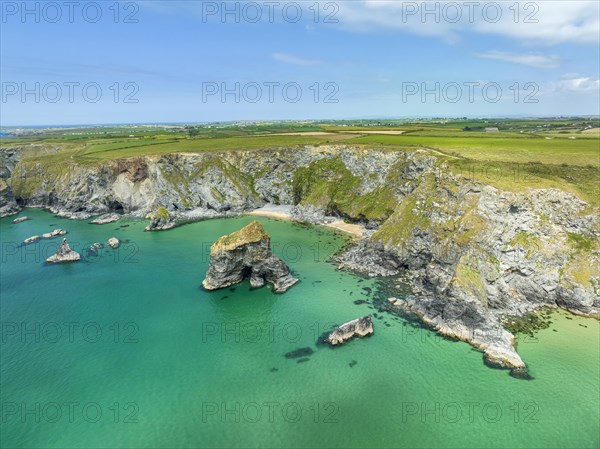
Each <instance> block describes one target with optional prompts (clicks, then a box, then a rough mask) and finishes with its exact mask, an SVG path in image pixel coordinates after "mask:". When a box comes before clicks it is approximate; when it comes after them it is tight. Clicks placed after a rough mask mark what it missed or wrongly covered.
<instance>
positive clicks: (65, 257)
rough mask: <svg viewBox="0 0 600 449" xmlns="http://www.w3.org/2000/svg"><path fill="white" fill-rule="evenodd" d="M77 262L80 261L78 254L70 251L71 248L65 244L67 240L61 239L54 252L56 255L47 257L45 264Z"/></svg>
mask: <svg viewBox="0 0 600 449" xmlns="http://www.w3.org/2000/svg"><path fill="white" fill-rule="evenodd" d="M79 260H81V256H80V255H79V253H78V252H76V251H73V250H72V249H71V247H70V246H69V244H68V243H67V239H63V241H62V243H61V244H60V246H59V247H58V251H56V254H54V255H53V256H50V257H48V258H47V259H46V262H50V263H60V262H77V261H79Z"/></svg>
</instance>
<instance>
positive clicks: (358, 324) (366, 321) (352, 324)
mask: <svg viewBox="0 0 600 449" xmlns="http://www.w3.org/2000/svg"><path fill="white" fill-rule="evenodd" d="M367 335H373V321H372V320H371V315H367V316H363V317H362V318H357V319H356V320H352V321H348V322H347V323H344V324H342V325H341V326H339V327H336V328H335V329H334V330H333V332H331V333H330V334H329V335H327V337H326V338H325V341H326V342H327V343H329V344H330V345H331V346H337V345H341V344H343V343H344V342H346V341H348V340H350V339H352V338H354V337H360V338H362V337H366V336H367Z"/></svg>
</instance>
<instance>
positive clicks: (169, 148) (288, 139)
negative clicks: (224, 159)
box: [77, 136, 328, 161]
mask: <svg viewBox="0 0 600 449" xmlns="http://www.w3.org/2000/svg"><path fill="white" fill-rule="evenodd" d="M327 141H328V139H327V136H324V137H323V138H319V137H304V136H244V137H215V138H206V137H205V138H198V139H180V140H169V141H164V142H153V143H152V144H151V145H137V144H134V145H131V143H124V144H123V145H113V144H112V143H111V144H109V145H108V146H106V145H89V146H86V147H85V148H83V149H82V150H80V151H79V152H78V153H77V159H79V160H87V161H91V160H93V159H96V160H106V159H118V158H125V157H135V156H146V155H156V154H166V153H202V152H218V151H231V150H252V149H261V148H279V147H287V146H296V145H307V144H319V143H326V142H327Z"/></svg>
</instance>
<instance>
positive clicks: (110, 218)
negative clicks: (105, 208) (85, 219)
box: [90, 214, 121, 225]
mask: <svg viewBox="0 0 600 449" xmlns="http://www.w3.org/2000/svg"><path fill="white" fill-rule="evenodd" d="M120 218H121V216H120V215H119V214H104V215H100V216H99V217H98V218H95V219H94V220H92V221H90V223H91V224H99V225H100V224H107V223H114V222H115V221H118V220H119V219H120Z"/></svg>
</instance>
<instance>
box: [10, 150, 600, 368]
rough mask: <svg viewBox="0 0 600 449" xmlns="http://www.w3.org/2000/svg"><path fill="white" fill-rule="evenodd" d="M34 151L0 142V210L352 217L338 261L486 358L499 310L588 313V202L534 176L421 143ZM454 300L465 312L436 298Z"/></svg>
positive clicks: (177, 217)
mask: <svg viewBox="0 0 600 449" xmlns="http://www.w3.org/2000/svg"><path fill="white" fill-rule="evenodd" d="M32 147H33V146H32ZM32 152H33V154H34V155H35V157H30V156H31V154H32ZM46 153H50V154H51V153H52V149H51V148H44V151H43V154H44V155H45V154H46ZM44 157H45V156H40V152H38V153H36V150H35V148H33V150H32V149H23V148H16V149H13V148H9V149H3V150H2V151H0V159H2V160H3V161H5V163H4V164H3V165H2V166H0V169H1V170H0V181H1V180H3V181H2V182H5V184H6V186H7V188H6V189H5V190H4V191H2V188H1V187H2V186H1V185H0V199H1V200H2V201H1V202H0V212H2V211H4V210H7V211H12V212H11V213H14V211H18V210H19V209H20V206H21V205H25V206H42V207H47V208H50V209H51V210H52V211H53V212H55V213H57V214H60V215H63V216H68V217H70V218H82V217H85V216H88V215H90V214H101V213H107V212H115V213H127V214H133V215H136V216H140V217H143V216H145V215H146V214H151V216H150V217H149V218H150V219H151V223H150V224H149V226H148V230H158V229H166V228H168V227H171V226H173V225H175V224H179V223H183V222H185V221H191V220H197V219H203V218H212V217H222V216H235V215H239V214H240V213H242V212H244V211H247V210H253V209H256V208H258V207H260V206H263V205H264V204H267V203H269V204H289V205H293V206H294V208H293V210H292V217H293V218H294V219H295V220H298V221H302V222H307V223H323V222H326V221H330V220H331V219H332V217H336V218H337V219H339V218H342V219H344V220H346V221H348V222H352V223H361V224H364V225H365V227H366V228H367V231H366V233H365V236H364V237H365V238H364V240H363V241H361V242H360V243H359V244H358V245H357V246H355V247H353V248H350V249H349V250H348V251H346V252H345V253H344V254H342V255H340V256H339V258H338V260H339V263H340V267H342V268H347V269H352V270H355V271H358V272H361V273H363V274H366V275H368V276H392V275H399V274H400V275H402V276H405V281H404V284H405V285H402V287H403V288H404V287H406V284H408V285H409V286H410V288H411V290H412V292H413V294H414V296H415V298H422V304H421V303H419V306H418V308H417V306H416V305H415V306H414V307H412V308H409V309H410V310H411V311H412V313H415V314H417V315H418V316H420V317H421V318H420V319H421V320H422V321H424V322H430V323H431V326H432V327H434V328H436V329H437V330H438V332H447V333H448V334H452V333H455V334H456V335H462V334H464V333H465V329H466V334H468V335H474V336H475V337H474V338H471V337H468V338H467V337H465V338H464V340H465V341H469V342H470V343H471V344H473V345H474V346H476V347H478V348H480V349H481V348H485V349H483V350H484V351H486V350H487V353H486V354H489V356H487V355H486V357H487V359H488V361H490V363H492V361H493V360H495V362H494V363H496V364H497V365H499V366H502V365H505V366H507V367H508V366H511V365H515V366H517V365H518V363H513V362H514V361H515V360H516V359H515V358H514V351H515V345H514V344H513V342H512V340H513V339H512V338H511V336H500V337H496V336H489V335H487V334H486V332H485V330H486V329H487V328H493V329H494V330H495V329H501V328H502V326H501V323H502V322H503V320H504V318H506V317H511V316H523V315H524V314H527V313H529V312H531V311H533V310H536V309H537V308H539V307H547V306H550V307H556V306H558V307H562V308H565V309H567V310H570V311H572V312H574V313H578V314H582V315H586V316H598V315H599V311H600V305H599V301H600V269H598V267H599V266H600V219H599V218H598V217H599V216H600V214H598V210H597V208H596V209H594V208H592V207H591V206H590V205H588V204H586V203H584V202H583V201H581V199H579V198H578V197H577V196H575V195H573V194H571V193H567V192H566V191H562V190H558V189H550V188H544V189H541V188H534V187H536V184H533V183H532V184H531V188H529V187H527V186H526V187H522V190H521V191H517V192H508V191H503V190H499V189H497V188H495V187H492V186H491V185H487V184H485V183H482V182H478V181H476V180H475V179H474V177H473V176H471V175H469V176H462V175H460V174H456V171H455V168H456V167H454V168H452V169H449V167H448V166H446V165H445V163H444V162H442V159H440V158H437V157H436V156H435V155H434V154H432V152H430V151H427V150H424V149H423V150H422V149H414V150H406V149H405V150H403V151H395V150H389V149H384V148H361V147H352V146H347V145H343V144H339V145H321V146H310V145H308V146H303V147H294V148H281V149H264V150H251V151H227V152H221V153H217V152H214V153H213V152H204V153H197V154H192V153H190V154H187V153H186V154H166V155H160V156H146V157H139V158H129V159H121V160H111V161H106V162H98V163H96V164H82V165H78V164H76V163H75V162H74V161H69V162H68V163H65V162H64V161H61V163H60V165H59V166H57V165H56V164H54V165H53V164H52V162H51V161H50V162H48V161H45V159H44ZM466 162H468V161H466ZM581 169H582V170H584V168H583V167H581ZM586 170H587V169H586ZM506 175H507V174H506V173H504V176H506ZM511 176H512V174H511ZM558 178H564V177H562V176H559V177H558ZM479 179H481V178H479ZM564 179H566V178H564ZM553 183H554V181H553ZM505 184H511V182H508V183H505ZM553 185H556V184H553ZM570 187H577V184H576V183H573V184H570ZM5 208H6V209H5ZM163 209H164V210H163ZM248 276H250V277H251V282H252V283H253V285H259V284H260V283H261V282H264V281H261V280H260V279H259V278H257V277H256V276H255V277H254V278H252V276H251V275H250V274H248ZM420 301H421V299H420ZM462 305H465V307H464V316H462V315H461V314H460V313H459V314H457V315H448V311H447V310H446V309H445V307H446V306H447V307H448V309H451V310H452V311H453V313H457V311H458V310H462V309H460V307H458V306H462ZM440 308H441V309H440ZM395 310H400V308H396V309H395ZM490 326H491V327H490ZM495 334H498V332H495V331H494V335H495ZM503 357H505V359H503Z"/></svg>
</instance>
